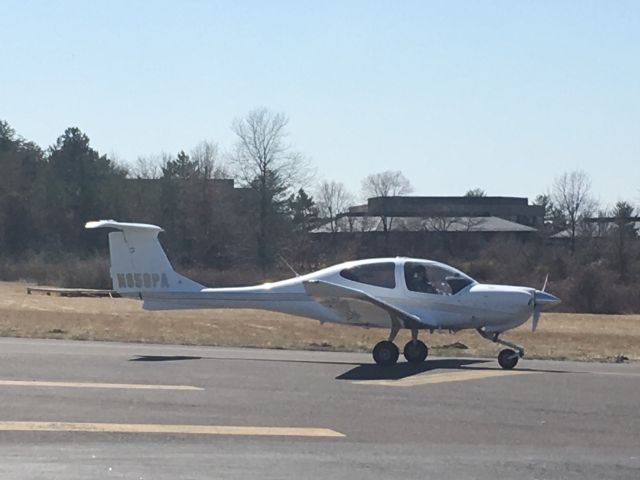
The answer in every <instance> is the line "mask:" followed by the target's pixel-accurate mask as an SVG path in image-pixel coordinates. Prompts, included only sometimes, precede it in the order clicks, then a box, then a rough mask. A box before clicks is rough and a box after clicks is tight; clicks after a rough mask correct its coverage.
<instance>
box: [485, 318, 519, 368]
mask: <svg viewBox="0 0 640 480" xmlns="http://www.w3.org/2000/svg"><path fill="white" fill-rule="evenodd" d="M478 333H479V334H480V336H481V337H482V338H486V339H487V340H491V341H492V342H494V343H499V344H500V345H504V346H506V347H511V348H505V349H504V350H500V353H499V354H498V363H499V364H500V366H501V367H502V368H504V369H505V370H511V369H512V368H513V367H515V366H516V365H517V364H518V360H520V359H521V358H522V357H524V348H523V347H521V346H520V345H517V344H515V343H511V342H507V341H506V340H502V339H501V338H500V333H499V332H496V333H487V332H485V331H484V330H483V329H481V328H478Z"/></svg>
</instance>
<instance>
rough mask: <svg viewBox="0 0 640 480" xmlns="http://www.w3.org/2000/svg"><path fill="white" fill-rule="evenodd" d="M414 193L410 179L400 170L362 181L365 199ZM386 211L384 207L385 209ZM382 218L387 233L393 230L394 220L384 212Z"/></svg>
mask: <svg viewBox="0 0 640 480" xmlns="http://www.w3.org/2000/svg"><path fill="white" fill-rule="evenodd" d="M411 192H413V187H412V186H411V182H409V179H408V178H407V177H405V176H404V175H403V174H402V172H401V171H400V170H387V171H385V172H380V173H373V174H371V175H368V176H367V177H365V178H364V180H362V193H363V195H364V196H365V197H367V198H368V197H397V196H401V195H406V194H408V193H411ZM383 210H384V207H383ZM380 218H381V220H382V227H383V229H384V231H385V232H388V231H390V230H391V226H392V223H393V218H390V217H389V216H388V215H386V213H385V212H384V211H383V212H381V215H380Z"/></svg>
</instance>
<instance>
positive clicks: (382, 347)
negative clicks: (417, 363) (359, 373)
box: [373, 340, 400, 367]
mask: <svg viewBox="0 0 640 480" xmlns="http://www.w3.org/2000/svg"><path fill="white" fill-rule="evenodd" d="M399 356H400V350H398V347H396V346H395V344H394V343H393V342H389V341H387V340H385V341H383V342H378V343H377V344H376V346H375V347H374V348H373V359H374V360H375V362H376V363H377V364H378V365H382V366H383V367H389V366H391V365H395V364H396V362H397V361H398V357H399Z"/></svg>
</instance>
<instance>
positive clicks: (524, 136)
mask: <svg viewBox="0 0 640 480" xmlns="http://www.w3.org/2000/svg"><path fill="white" fill-rule="evenodd" d="M0 45H1V46H2V55H1V56H0V68H1V71H0V73H1V75H0V119H5V120H7V121H8V122H9V123H10V124H11V125H12V126H13V127H14V128H15V129H16V130H17V131H18V133H20V134H21V135H22V136H24V137H26V138H28V139H30V140H33V141H35V142H36V143H38V144H40V145H42V146H48V145H51V144H52V143H54V141H55V139H56V137H57V136H58V135H60V134H61V133H62V132H63V131H64V129H65V128H66V127H68V126H78V127H80V128H81V129H82V130H83V131H84V132H85V133H87V134H88V135H89V137H90V138H91V141H92V144H93V146H94V147H95V148H97V149H98V150H99V151H100V152H102V153H115V154H116V155H117V156H119V157H120V158H122V159H124V160H126V161H130V162H132V161H134V160H135V159H136V158H137V157H138V156H140V155H149V154H153V153H159V152H161V151H166V152H171V153H176V152H177V151H179V150H180V149H184V150H187V151H188V150H190V149H191V148H192V147H193V146H195V144H196V143H198V142H199V141H200V140H203V139H207V140H213V141H216V142H218V143H219V144H220V146H221V147H222V148H223V149H228V148H230V147H231V146H232V144H233V141H234V138H233V133H232V132H231V131H230V128H229V126H230V124H231V122H232V121H233V119H234V118H237V117H239V116H241V115H243V114H244V113H246V112H247V111H248V110H250V109H252V108H254V107H256V106H266V107H268V108H270V109H272V110H274V111H282V112H285V113H286V114H287V115H288V116H289V118H290V128H289V132H290V141H291V143H292V144H294V145H295V147H296V148H297V149H298V150H300V151H301V152H303V153H304V154H305V155H307V156H308V157H310V158H311V160H312V162H313V164H314V165H315V167H316V169H317V173H318V175H317V177H318V178H322V179H328V180H337V181H342V182H344V183H345V184H346V185H347V187H348V188H349V189H350V190H352V191H353V192H354V193H358V192H359V189H360V181H361V179H362V178H363V177H364V176H365V175H366V174H368V173H373V172H378V171H382V170H387V169H394V170H395V169H399V170H402V171H403V172H404V174H405V175H406V176H407V177H409V178H410V179H411V182H412V183H413V185H414V188H415V193H416V194H420V195H458V194H463V193H464V192H465V191H466V190H468V189H469V188H474V187H481V188H483V189H485V190H486V191H487V192H488V193H489V194H490V195H519V196H529V197H530V198H532V197H534V196H535V195H536V194H537V193H540V192H544V191H546V190H548V188H549V187H550V185H551V184H552V182H553V179H554V178H555V177H556V176H558V175H559V174H561V173H563V172H565V171H569V170H573V169H578V168H579V169H583V170H585V171H586V172H587V173H588V174H589V175H590V177H591V180H592V183H593V189H594V193H595V194H596V196H597V197H598V198H599V199H600V201H601V202H602V203H604V204H612V203H614V202H615V201H616V200H618V199H627V200H631V201H632V202H634V203H635V204H640V2H637V1H628V2H625V1H611V2H605V1H588V0H585V1H575V2H568V1H548V2H545V1H535V2H534V1H530V2H529V1H504V2H502V1H466V2H458V1H443V2H436V1H416V2H412V1H399V2H375V1H337V2H332V1H323V2H300V1H295V2H294V1H292V2H284V1H282V2H278V1H273V2H241V1H238V2H214V1H209V2H207V1H180V2H178V1H176V2H160V1H155V2H154V1H126V2H118V1H108V2H107V1H104V2H101V1H92V2H87V1H80V2H67V1H59V2H48V1H46V2H45V1H41V2H34V1H25V0H22V1H8V0H0Z"/></svg>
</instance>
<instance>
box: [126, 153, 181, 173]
mask: <svg viewBox="0 0 640 480" xmlns="http://www.w3.org/2000/svg"><path fill="white" fill-rule="evenodd" d="M170 160H171V155H169V154H168V153H161V154H159V155H147V156H144V157H143V156H140V157H138V158H137V159H136V161H135V163H134V164H133V165H132V166H131V167H130V169H129V174H130V175H131V176H132V177H133V178H146V179H157V178H160V177H161V176H162V167H163V166H165V165H166V164H167V162H168V161H170Z"/></svg>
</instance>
